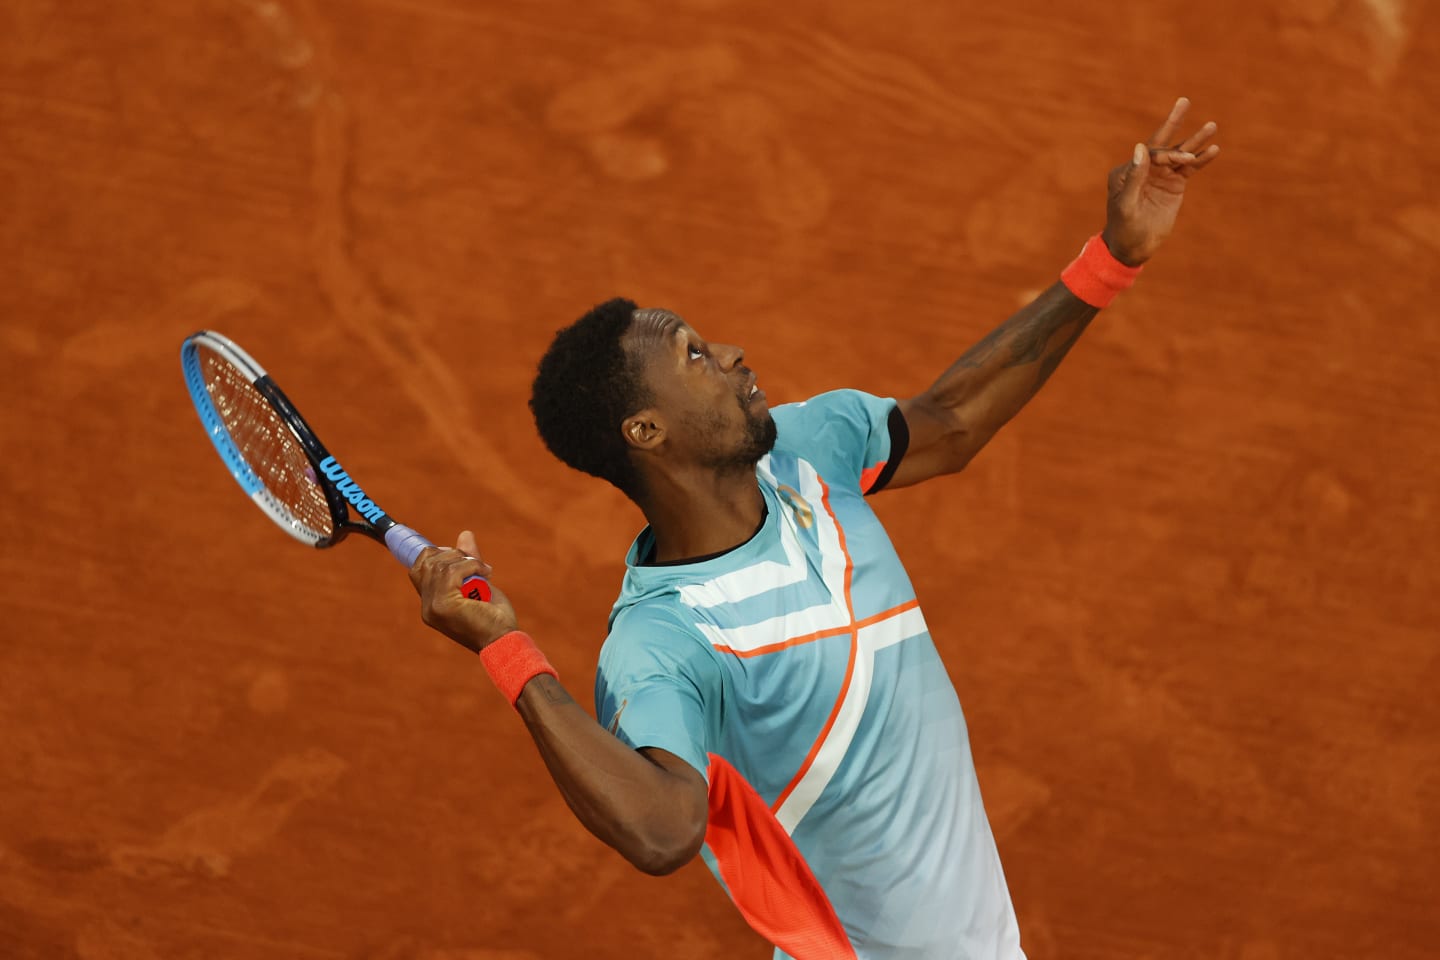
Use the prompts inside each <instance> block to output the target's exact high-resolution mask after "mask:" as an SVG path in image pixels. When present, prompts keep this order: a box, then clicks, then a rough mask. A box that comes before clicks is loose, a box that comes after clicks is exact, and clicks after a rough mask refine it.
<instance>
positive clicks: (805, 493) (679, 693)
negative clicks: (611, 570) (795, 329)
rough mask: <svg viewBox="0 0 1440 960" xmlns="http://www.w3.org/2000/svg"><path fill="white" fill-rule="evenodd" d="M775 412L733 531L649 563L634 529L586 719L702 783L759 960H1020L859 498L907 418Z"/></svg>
mask: <svg viewBox="0 0 1440 960" xmlns="http://www.w3.org/2000/svg"><path fill="white" fill-rule="evenodd" d="M773 416H774V418H775V422H776V426H777V427H778V440H777V442H776V445H775V449H774V450H773V451H772V452H771V453H770V454H769V455H768V456H766V457H765V458H764V459H762V460H761V461H760V463H759V465H758V467H757V474H758V477H759V482H760V489H761V492H762V493H763V494H764V497H765V506H766V509H767V514H766V518H765V521H764V523H763V525H762V526H761V528H760V529H759V530H758V531H757V532H756V533H755V535H754V536H753V537H752V538H751V539H750V540H749V541H747V542H746V543H744V544H742V545H740V546H738V547H736V548H734V549H733V550H730V551H727V552H725V553H723V554H720V555H718V556H715V557H708V558H702V559H700V560H697V561H693V562H682V563H679V564H673V565H665V564H661V565H646V563H645V561H646V560H647V559H648V558H649V557H650V556H652V555H653V551H654V540H653V536H652V535H651V533H650V531H649V529H648V528H647V529H646V530H644V531H643V532H641V534H640V536H639V537H637V538H636V540H635V543H634V545H633V546H632V547H631V549H630V554H629V556H628V557H627V560H626V563H627V567H628V569H627V571H626V575H625V582H624V587H623V589H622V591H621V594H620V598H619V600H617V601H616V604H615V608H614V610H613V611H612V613H611V616H610V633H609V636H608V638H607V639H606V641H605V645H604V647H603V648H602V649H601V652H600V665H599V670H598V672H597V675H596V681H595V704H596V713H597V716H598V718H599V720H600V723H601V724H603V725H605V726H606V727H608V728H609V729H610V730H611V731H612V732H613V733H615V735H616V736H618V737H619V738H620V739H621V740H623V741H624V742H625V743H627V744H629V745H631V746H632V747H635V748H637V749H638V748H641V747H659V748H660V749H662V750H668V751H669V752H670V753H673V754H675V755H676V756H678V757H681V758H682V759H684V760H685V761H686V762H687V763H689V764H691V765H692V766H693V767H695V769H696V770H698V771H700V772H701V773H702V774H704V775H705V778H706V782H707V783H708V785H709V804H710V816H709V824H708V827H707V830H706V834H705V847H704V849H703V851H702V856H704V858H705V861H706V863H707V864H708V865H709V866H710V869H711V871H712V872H713V873H714V874H715V876H716V878H717V879H718V880H719V881H720V883H721V885H722V886H724V888H725V890H726V892H727V893H728V894H729V895H730V898H731V899H732V901H734V903H735V905H736V906H737V907H738V908H739V910H740V911H741V913H742V914H743V915H744V916H745V918H746V920H747V921H749V923H750V925H751V926H752V927H753V928H754V929H755V930H757V931H758V932H759V933H760V934H761V935H762V936H764V937H765V938H766V939H768V940H769V941H770V942H771V943H773V944H774V945H775V946H776V953H775V956H776V957H777V958H786V957H790V958H795V960H834V958H843V957H854V958H863V960H902V958H903V960H922V958H923V960H981V958H983V960H1017V958H1018V960H1023V958H1024V953H1023V952H1022V951H1021V949H1020V934H1019V929H1018V927H1017V925H1016V921H1015V912H1014V909H1013V908H1012V906H1011V903H1010V894H1009V891H1008V890H1007V889H1006V886H1005V875H1004V873H1003V871H1002V870H1001V868H1000V857H999V854H998V852H997V851H996V848H995V840H994V837H993V836H992V835H991V833H990V825H989V822H988V821H987V820H986V817H985V809H984V806H983V805H982V803H981V800H980V788H979V784H978V782H977V780H976V776H975V765H974V761H973V760H972V758H971V755H970V745H969V739H968V736H967V734H966V729H965V718H964V716H963V715H962V714H961V711H960V702H959V700H958V699H957V697H956V696H955V689H954V687H953V686H952V685H951V683H950V680H949V677H948V676H947V675H946V672H945V665H944V664H943V663H942V662H941V660H940V657H939V655H938V653H937V652H936V650H935V646H934V644H933V643H932V642H931V639H930V634H929V632H928V630H927V629H926V626H925V618H924V616H923V615H922V614H921V612H920V606H919V604H918V602H917V601H916V599H915V591H914V589H913V588H912V587H911V585H910V579H909V577H908V576H907V575H906V573H905V569H904V567H903V566H902V565H901V563H900V559H899V557H897V556H896V554H895V550H894V547H892V546H891V544H890V540H889V538H888V537H887V536H886V534H885V531H884V529H883V528H882V527H881V525H880V522H879V520H878V519H877V518H876V517H875V514H874V513H873V512H872V511H871V510H870V506H869V504H868V503H866V501H865V494H866V493H871V492H875V491H876V490H878V489H879V488H880V487H882V486H884V483H885V482H886V481H887V480H888V479H889V477H890V475H891V474H892V473H893V471H894V468H895V466H896V464H898V462H899V457H901V456H903V454H904V445H905V443H906V442H907V438H908V433H907V432H906V429H905V426H904V420H903V418H902V417H901V416H900V414H899V412H898V410H896V405H895V401H893V400H884V399H880V398H877V397H873V396H870V395H868V394H863V393H859V392H857V391H853V390H840V391H835V392H833V393H826V394H822V395H821V396H818V397H815V398H814V399H812V400H809V401H807V402H805V403H797V404H788V405H785V406H781V407H777V408H776V409H775V410H774V411H773ZM892 448H893V454H894V456H893V457H892Z"/></svg>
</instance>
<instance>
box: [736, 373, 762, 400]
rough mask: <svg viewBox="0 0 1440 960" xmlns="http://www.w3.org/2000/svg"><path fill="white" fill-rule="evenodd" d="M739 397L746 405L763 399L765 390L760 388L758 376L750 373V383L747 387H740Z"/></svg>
mask: <svg viewBox="0 0 1440 960" xmlns="http://www.w3.org/2000/svg"><path fill="white" fill-rule="evenodd" d="M740 397H741V401H742V402H743V403H744V404H745V406H747V407H748V406H750V404H752V403H754V402H755V401H756V400H762V401H763V400H764V399H765V391H764V390H761V389H760V385H759V382H758V378H757V377H756V376H755V374H753V373H752V374H750V384H749V386H748V387H746V388H744V389H742V391H741V394H740Z"/></svg>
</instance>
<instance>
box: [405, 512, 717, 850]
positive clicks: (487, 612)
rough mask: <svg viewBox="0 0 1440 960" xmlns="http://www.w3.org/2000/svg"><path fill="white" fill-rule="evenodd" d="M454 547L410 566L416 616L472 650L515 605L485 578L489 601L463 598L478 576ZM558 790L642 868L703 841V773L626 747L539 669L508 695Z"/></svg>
mask: <svg viewBox="0 0 1440 960" xmlns="http://www.w3.org/2000/svg"><path fill="white" fill-rule="evenodd" d="M458 546H459V549H447V550H437V549H433V548H432V549H429V550H426V551H425V552H424V553H422V554H421V555H420V558H419V559H418V560H417V561H416V562H415V566H414V567H413V568H412V569H411V571H410V581H411V583H412V584H414V586H415V590H416V592H418V593H419V594H420V597H421V616H422V617H423V619H424V620H425V623H426V624H428V625H429V626H431V627H433V628H434V629H436V630H438V631H440V632H441V633H443V634H445V635H446V636H448V637H450V638H451V639H452V640H454V641H456V642H457V643H459V644H461V645H462V646H465V647H468V648H469V649H471V650H475V651H477V652H479V651H480V650H482V649H484V648H485V647H487V646H489V645H490V644H491V643H493V642H494V641H496V640H497V639H499V638H500V637H502V636H504V635H506V634H508V633H510V632H511V631H514V630H515V629H516V626H515V624H516V619H515V610H514V608H513V607H511V606H510V601H509V600H508V599H507V598H506V597H505V595H504V594H503V593H502V592H501V591H499V590H498V589H495V587H494V585H493V584H492V585H491V589H492V592H493V596H492V597H491V602H490V603H480V602H478V601H475V600H467V599H465V598H464V597H462V596H461V595H460V584H461V583H462V582H463V581H464V580H465V578H466V577H469V576H471V575H473V574H480V575H482V576H487V575H488V574H489V572H490V567H489V565H488V564H486V563H484V562H483V561H482V560H479V559H477V557H478V551H477V550H476V545H475V539H474V537H473V535H471V534H469V533H468V532H467V533H465V534H462V535H461V538H460V542H459V545H458ZM515 709H516V710H517V711H518V712H519V714H520V717H521V719H523V720H524V721H525V726H526V727H528V728H529V730H530V736H531V738H532V739H533V740H534V741H535V746H536V747H537V748H538V749H539V751H540V756H541V758H542V759H543V760H544V761H545V766H546V767H547V768H548V769H549V771H550V776H551V777H552V778H553V779H554V781H555V785H556V786H557V787H558V788H559V789H560V794H561V796H563V797H564V798H565V802H566V803H567V804H569V806H570V809H571V810H572V811H573V812H574V814H575V816H576V818H577V819H579V821H580V822H581V823H582V824H584V826H585V828H586V829H587V830H589V831H590V832H591V833H593V834H594V835H595V836H596V837H598V838H599V839H600V840H601V841H603V842H604V843H606V844H608V845H609V846H611V847H613V848H614V849H615V850H616V851H618V852H619V853H620V854H621V855H622V856H623V857H625V859H626V860H629V861H630V862H631V863H632V864H633V865H634V866H635V867H637V868H638V869H640V870H643V871H644V872H646V873H649V874H657V875H658V874H665V873H671V872H673V871H675V870H678V869H679V868H680V867H682V866H684V865H685V864H686V863H688V862H689V861H690V860H691V859H693V858H694V856H695V854H697V853H698V852H699V851H700V847H701V845H702V844H703V843H704V840H705V826H706V818H707V813H708V803H709V799H708V792H707V788H706V784H705V778H704V777H703V776H701V775H700V773H699V771H697V770H695V769H693V768H692V767H691V766H690V765H689V764H687V763H686V762H685V761H683V760H681V759H680V758H679V757H676V756H675V755H673V754H671V753H668V752H666V751H664V750H657V749H653V748H649V749H645V750H632V749H631V748H630V747H628V746H626V745H625V744H624V743H622V742H621V741H620V740H619V739H617V738H616V737H614V736H612V735H611V734H610V733H609V732H607V731H606V730H605V729H604V728H602V727H601V726H600V725H599V724H598V723H596V722H595V719H594V718H593V717H591V716H590V714H589V713H587V712H586V711H585V709H584V708H583V707H581V706H580V705H579V704H578V703H576V702H575V700H574V698H573V697H571V696H570V694H569V693H568V692H566V690H565V688H564V687H563V686H562V685H561V684H560V681H559V680H558V679H557V678H556V677H554V676H551V675H549V674H539V675H537V676H535V677H533V678H532V679H530V680H529V681H528V682H527V683H525V684H524V686H523V687H522V688H521V691H520V695H519V699H518V700H516V701H515Z"/></svg>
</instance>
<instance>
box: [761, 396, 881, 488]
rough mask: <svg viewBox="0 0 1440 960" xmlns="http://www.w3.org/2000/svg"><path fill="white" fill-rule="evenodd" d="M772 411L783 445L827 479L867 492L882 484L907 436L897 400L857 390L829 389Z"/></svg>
mask: <svg viewBox="0 0 1440 960" xmlns="http://www.w3.org/2000/svg"><path fill="white" fill-rule="evenodd" d="M772 416H774V418H775V425H776V428H777V429H778V431H779V442H781V443H783V444H785V447H786V449H788V450H790V451H792V452H794V453H795V454H797V455H799V456H800V457H803V458H804V459H805V460H808V461H809V462H810V463H813V464H814V465H815V466H816V468H817V469H818V470H819V471H820V472H821V474H822V475H823V476H825V477H826V478H827V479H830V478H837V479H838V478H844V479H845V480H846V481H847V482H849V483H851V484H852V485H853V486H854V487H856V488H858V489H859V490H860V492H861V493H865V494H871V493H878V492H879V491H881V490H883V489H884V488H885V484H887V483H889V482H890V478H891V477H892V476H894V475H895V469H896V468H897V467H898V466H900V460H901V459H902V458H903V457H904V456H905V450H906V447H907V446H908V445H909V442H910V431H909V429H908V428H907V427H906V425H905V416H904V414H902V413H901V412H900V407H899V405H898V404H897V403H896V401H895V400H894V399H893V398H886V397H876V396H872V395H870V394H868V393H862V392H861V391H859V390H832V391H830V392H829V393H822V394H820V395H819V396H816V397H812V398H811V399H809V400H806V401H805V402H804V403H790V404H785V405H783V406H779V407H776V408H775V410H774V412H773V414H772Z"/></svg>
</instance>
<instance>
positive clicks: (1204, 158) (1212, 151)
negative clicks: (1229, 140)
mask: <svg viewBox="0 0 1440 960" xmlns="http://www.w3.org/2000/svg"><path fill="white" fill-rule="evenodd" d="M1218 156H1220V144H1218V143H1212V144H1210V146H1208V147H1206V148H1205V149H1204V150H1201V151H1200V152H1199V153H1198V154H1196V155H1195V159H1194V160H1193V161H1191V162H1190V163H1187V164H1186V165H1185V167H1184V168H1183V169H1182V171H1181V172H1182V173H1184V174H1185V176H1187V177H1188V176H1190V175H1191V174H1192V173H1199V172H1200V171H1201V170H1204V169H1205V168H1206V167H1207V166H1209V165H1210V161H1211V160H1214V159H1215V158H1216V157H1218Z"/></svg>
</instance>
